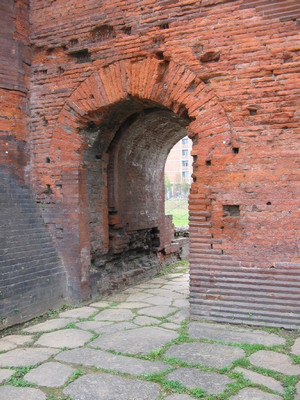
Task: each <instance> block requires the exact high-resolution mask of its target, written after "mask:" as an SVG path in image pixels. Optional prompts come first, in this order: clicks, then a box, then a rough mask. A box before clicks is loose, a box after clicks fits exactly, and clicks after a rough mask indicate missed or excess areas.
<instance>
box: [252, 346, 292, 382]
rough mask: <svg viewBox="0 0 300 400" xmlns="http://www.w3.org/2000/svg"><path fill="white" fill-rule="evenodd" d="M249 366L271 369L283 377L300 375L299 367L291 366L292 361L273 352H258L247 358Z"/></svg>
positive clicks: (283, 355)
mask: <svg viewBox="0 0 300 400" xmlns="http://www.w3.org/2000/svg"><path fill="white" fill-rule="evenodd" d="M249 361H250V362H251V364H253V365H256V366H257V367H262V368H266V369H271V370H273V371H277V372H280V373H281V374H284V375H289V376H291V375H300V365H299V364H293V362H292V359H291V358H290V357H288V356H287V355H285V354H282V353H276V352H275V351H267V350H260V351H257V352H256V353H254V354H252V355H251V356H250V357H249Z"/></svg>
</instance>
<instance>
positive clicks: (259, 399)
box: [230, 388, 282, 400]
mask: <svg viewBox="0 0 300 400" xmlns="http://www.w3.org/2000/svg"><path fill="white" fill-rule="evenodd" d="M230 400H282V397H281V396H278V395H276V394H271V393H265V392H263V391H261V390H259V389H254V388H245V389H242V390H241V391H240V392H239V393H238V394H236V395H235V396H233V397H230Z"/></svg>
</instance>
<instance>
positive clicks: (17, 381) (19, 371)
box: [4, 363, 41, 388]
mask: <svg viewBox="0 0 300 400" xmlns="http://www.w3.org/2000/svg"><path fill="white" fill-rule="evenodd" d="M39 365H41V363H37V364H35V365H29V366H27V367H18V368H14V369H15V371H16V372H15V373H14V374H13V375H12V376H11V377H10V378H9V379H7V380H6V381H5V382H4V383H5V385H11V386H16V387H33V388H35V387H37V385H35V384H34V383H30V382H27V381H26V380H25V379H23V377H24V376H25V375H26V374H27V373H28V372H29V371H30V370H32V369H33V368H36V367H38V366H39Z"/></svg>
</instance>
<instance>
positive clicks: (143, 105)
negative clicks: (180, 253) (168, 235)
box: [30, 0, 300, 326]
mask: <svg viewBox="0 0 300 400" xmlns="http://www.w3.org/2000/svg"><path fill="white" fill-rule="evenodd" d="M277 3H278V4H279V2H277ZM283 3H284V2H282V4H281V6H282V8H280V10H281V11H280V12H282V13H283V14H280V15H277V14H272V13H271V12H269V11H268V12H267V11H266V10H265V9H263V8H261V7H262V6H263V5H262V2H260V1H257V2H255V3H254V2H251V1H250V0H249V1H221V0H203V1H202V2H199V1H195V0H189V1H180V0H179V1H176V2H175V1H172V2H170V1H163V0H160V1H154V0H153V1H150V2H149V1H148V2H146V1H145V2H143V1H141V2H139V3H138V4H137V2H136V1H121V0H120V1H116V2H114V3H111V2H110V1H108V0H104V1H102V3H101V5H99V1H98V0H97V1H96V0H91V1H89V2H80V1H75V0H69V1H65V0H56V1H55V2H50V1H49V2H46V1H45V2H43V5H41V3H40V1H37V0H33V1H32V2H31V6H32V9H31V20H32V43H33V48H34V55H33V68H32V80H31V92H30V95H31V99H30V101H31V129H32V145H33V153H32V155H33V157H32V163H33V164H32V165H33V181H34V184H35V191H36V193H37V195H38V197H39V199H40V201H42V202H44V203H45V205H46V208H45V210H46V211H45V218H46V221H47V222H49V224H50V225H51V228H52V231H53V233H54V235H55V236H56V237H57V243H58V247H59V249H60V252H61V255H62V257H63V258H64V261H65V266H66V268H67V271H68V276H69V282H70V287H72V288H73V290H74V291H78V293H79V294H80V292H81V293H85V294H84V295H89V289H88V288H89V277H88V276H89V273H90V272H89V268H90V267H89V254H90V252H91V248H92V249H96V250H97V251H98V254H100V255H101V256H104V255H105V254H109V251H110V250H109V223H108V212H109V210H108V208H107V207H108V205H109V203H108V200H107V194H106V190H107V189H106V179H107V168H108V166H109V156H110V154H111V153H110V149H109V146H110V143H111V141H112V140H113V138H114V137H115V135H116V134H117V133H118V130H119V128H120V126H123V124H124V123H125V122H126V121H127V120H128V118H129V117H130V116H131V115H133V114H135V113H139V112H141V111H142V110H144V109H147V108H155V107H163V108H168V109H170V110H171V111H173V113H175V114H177V115H179V116H180V117H182V118H183V120H184V119H187V118H189V120H190V121H191V122H190V124H189V126H188V127H187V131H188V134H189V135H190V137H192V138H193V155H194V175H193V177H194V182H193V185H192V189H191V195H190V221H191V223H190V240H191V242H190V244H191V304H192V315H193V317H195V318H197V317H201V318H211V319H216V320H223V319H227V320H228V319H230V320H232V321H238V322H239V321H244V322H245V321H247V323H249V322H251V323H253V324H261V323H262V321H263V323H269V324H270V325H272V324H275V325H281V324H283V325H285V326H295V324H297V323H299V318H300V316H299V305H300V298H299V285H300V283H299V276H300V274H299V268H300V260H299V249H298V247H297V246H298V244H297V237H299V222H298V221H299V204H298V203H299V201H298V199H299V111H298V109H299V90H298V87H299V24H297V21H294V20H293V19H295V18H292V19H291V18H290V14H289V18H285V17H286V16H287V15H286V14H285V13H286V10H287V9H286V7H285V6H286V5H284V4H283ZM292 3H293V2H292ZM293 4H294V5H295V3H293ZM294 5H293V7H294ZM281 6H280V7H281ZM296 6H297V5H296ZM278 10H279V8H278ZM291 10H292V8H291ZM297 10H299V8H298V7H297V9H296V11H297ZM297 12H298V11H297ZM293 14H294V15H296V13H295V9H293ZM285 19H287V20H285ZM170 118H171V117H170ZM170 120H171V119H170ZM91 122H93V124H94V125H92V128H91ZM93 126H94V127H93ZM95 126H96V128H95ZM158 126H159V129H160V130H163V129H164V124H163V123H162V122H159V124H158ZM93 129H94V130H95V132H93ZM97 129H98V130H97ZM159 129H158V130H159ZM178 129H179V128H178ZM94 133H95V136H93V134H94ZM146 134H147V135H149V137H150V138H151V146H150V148H149V151H152V150H153V151H154V153H155V154H158V150H157V147H155V146H157V143H158V142H156V143H154V139H155V138H156V137H157V136H158V133H156V134H155V129H154V128H152V127H151V126H150V125H149V128H147V129H146V130H145V135H146ZM132 137H134V136H132ZM136 137H137V138H138V137H139V136H138V135H137V136H136ZM179 138H180V135H178V137H177V138H176V140H175V141H174V143H175V142H176V141H177V140H178V139H179ZM139 140H142V139H139ZM143 143H144V144H145V145H146V142H143ZM164 143H165V145H164V146H163V150H162V153H164V154H166V153H167V151H168V146H169V144H171V140H170V141H169V140H165V142H164ZM130 144H131V143H125V142H124V146H125V149H124V150H126V151H127V150H128V151H129V150H130ZM155 149H156V150H155ZM122 156H123V155H122ZM95 160H98V161H95ZM121 165H124V166H125V165H126V162H125V161H124V160H123V161H122V163H121ZM158 166H159V165H158ZM158 166H157V168H158ZM78 170H79V172H80V173H79V172H78ZM145 170H146V169H145ZM145 170H144V171H145ZM89 171H94V172H93V173H91V172H89ZM157 171H158V170H157ZM97 174H99V175H98V176H99V179H98V181H97V179H96V176H97ZM120 174H121V176H122V179H123V184H124V181H125V179H130V178H131V179H134V180H136V179H137V177H136V176H135V175H132V169H131V168H129V169H128V170H124V169H121V171H120ZM128 174H130V177H129V176H128ZM117 175H118V176H119V174H117ZM92 177H93V178H92ZM47 185H48V186H47ZM137 186H138V190H137V192H136V196H137V199H138V198H139V195H140V194H141V195H142V196H143V195H144V196H145V193H146V191H143V188H141V186H140V185H137ZM113 187H114V188H116V186H113ZM127 187H128V186H126V188H127ZM47 188H48V189H49V190H48V191H47V190H46V189H47ZM126 188H125V189H126ZM129 188H130V185H129ZM126 190H127V189H126ZM126 190H125V191H126ZM125 191H124V190H123V189H122V196H123V195H124V196H125V197H124V198H123V200H122V196H121V200H120V202H119V203H118V207H119V209H122V207H123V206H124V204H125V205H127V204H126V201H129V200H128V193H127V195H125ZM45 192H46V193H45ZM141 204H142V203H140V204H139V201H137V204H136V207H137V208H136V209H137V210H141ZM133 206H134V202H133V200H132V199H131V200H130V201H129V207H125V208H126V210H124V209H123V211H122V212H121V214H122V218H123V221H122V223H123V222H124V221H125V223H128V224H129V225H131V226H138V227H139V228H146V227H149V226H148V225H147V223H148V221H149V219H147V220H146V222H145V220H144V217H143V218H142V217H141V219H137V224H140V225H134V223H135V220H134V218H133V217H132V218H131V217H129V219H126V218H127V217H126V218H125V217H124V215H125V214H126V213H127V211H128V213H127V216H128V215H130V213H131V212H132V210H134V207H133ZM234 206H235V207H234ZM151 207H152V206H151ZM151 207H150V206H149V207H148V208H147V210H146V211H149V215H150V219H151V215H152V216H153V215H154V213H152V211H151ZM123 208H124V207H123ZM89 210H91V213H90V211H89ZM125 211H126V212H125ZM230 214H233V215H230ZM91 215H93V216H94V218H92V219H91ZM135 217H136V215H135ZM124 218H125V219H124ZM155 222H159V221H155ZM100 255H99V257H100ZM99 274H100V272H99ZM98 276H100V278H99V279H100V280H101V279H102V278H103V279H104V278H105V277H104V275H101V274H100V275H98ZM101 276H102V278H101ZM84 288H85V289H84ZM249 315H251V319H249Z"/></svg>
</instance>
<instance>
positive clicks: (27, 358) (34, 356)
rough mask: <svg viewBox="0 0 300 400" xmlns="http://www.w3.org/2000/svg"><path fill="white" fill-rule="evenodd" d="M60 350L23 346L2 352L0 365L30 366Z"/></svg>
mask: <svg viewBox="0 0 300 400" xmlns="http://www.w3.org/2000/svg"><path fill="white" fill-rule="evenodd" d="M57 353H58V350H55V349H50V348H32V347H30V348H21V349H15V350H11V351H9V352H7V353H4V354H0V367H28V366H29V365H35V364H37V363H39V362H43V361H46V360H47V359H48V358H49V357H51V356H52V355H54V354H57Z"/></svg>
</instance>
